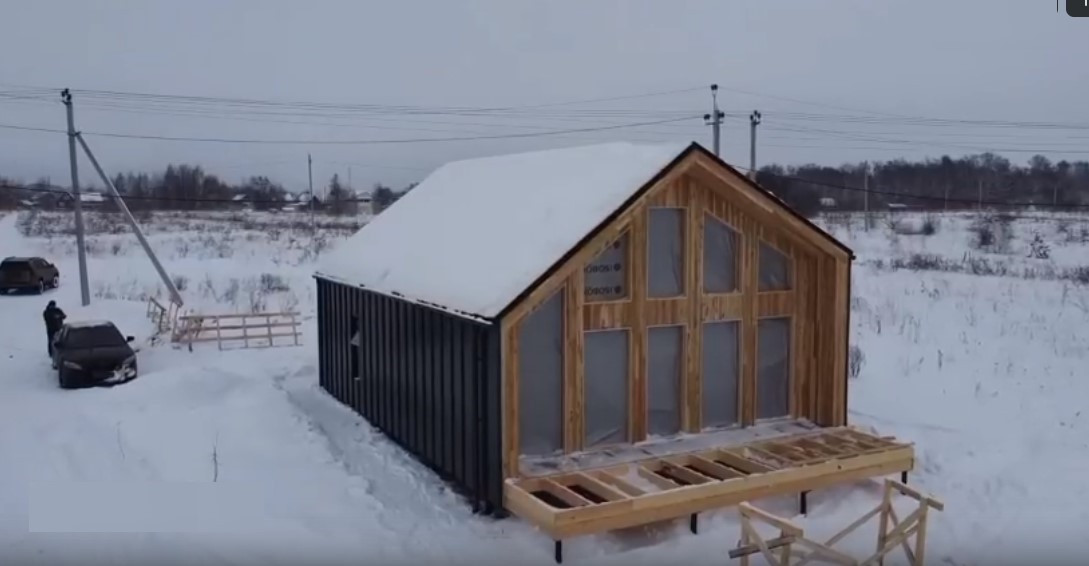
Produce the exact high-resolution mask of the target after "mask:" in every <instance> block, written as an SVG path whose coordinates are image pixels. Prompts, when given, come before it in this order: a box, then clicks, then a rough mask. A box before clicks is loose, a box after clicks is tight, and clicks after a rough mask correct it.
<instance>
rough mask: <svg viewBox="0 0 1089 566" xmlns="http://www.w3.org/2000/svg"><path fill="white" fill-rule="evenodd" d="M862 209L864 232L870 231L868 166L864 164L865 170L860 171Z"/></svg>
mask: <svg viewBox="0 0 1089 566" xmlns="http://www.w3.org/2000/svg"><path fill="white" fill-rule="evenodd" d="M862 209H863V210H864V211H865V212H864V213H863V215H862V217H863V220H864V222H865V224H866V231H867V232H869V231H870V223H871V221H872V219H871V218H870V164H869V163H866V165H865V169H863V170H862Z"/></svg>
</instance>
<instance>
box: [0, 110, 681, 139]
mask: <svg viewBox="0 0 1089 566" xmlns="http://www.w3.org/2000/svg"><path fill="white" fill-rule="evenodd" d="M697 117H698V116H696V115H693V116H686V117H683V118H671V119H668V120H655V121H651V122H634V123H628V124H614V125H609V126H596V127H589V128H570V129H565V130H551V131H547V132H519V133H511V134H490V135H477V136H450V137H444V138H401V139H386V140H267V139H241V138H198V137H184V136H159V135H142V134H123V133H116V132H83V133H86V134H89V135H95V136H102V137H111V138H127V139H142V140H159V141H186V142H205V143H238V144H246V143H249V144H270V145H285V144H297V145H378V144H403V143H427V142H452V141H474V140H494V139H512V138H535V137H544V136H552V135H562V134H574V133H580V132H601V131H605V130H617V129H621V128H635V127H639V126H653V125H656V124H668V123H672V122H681V121H684V120H692V119H694V118H697ZM0 128H7V129H13V130H27V131H35V132H49V133H66V132H64V131H63V130H54V129H49V128H34V127H29V126H15V125H10V124H0Z"/></svg>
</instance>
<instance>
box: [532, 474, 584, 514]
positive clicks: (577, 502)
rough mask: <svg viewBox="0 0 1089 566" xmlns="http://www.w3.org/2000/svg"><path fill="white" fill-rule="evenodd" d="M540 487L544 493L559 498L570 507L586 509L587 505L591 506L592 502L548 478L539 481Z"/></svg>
mask: <svg viewBox="0 0 1089 566" xmlns="http://www.w3.org/2000/svg"><path fill="white" fill-rule="evenodd" d="M541 487H543V488H544V489H545V491H547V492H549V493H551V494H552V495H555V496H556V497H559V498H560V499H561V500H562V501H563V502H564V503H566V504H568V505H570V506H572V507H586V506H589V505H593V502H592V501H590V500H588V499H586V498H585V497H583V496H581V495H579V494H577V493H575V492H573V491H571V490H570V489H568V488H567V486H564V485H560V484H558V483H556V482H555V481H553V480H551V479H549V478H543V479H542V480H541Z"/></svg>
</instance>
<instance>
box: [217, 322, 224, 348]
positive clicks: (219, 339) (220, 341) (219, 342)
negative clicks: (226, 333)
mask: <svg viewBox="0 0 1089 566" xmlns="http://www.w3.org/2000/svg"><path fill="white" fill-rule="evenodd" d="M216 345H217V346H219V349H220V350H223V334H222V333H221V332H220V329H219V317H218V316H217V317H216Z"/></svg>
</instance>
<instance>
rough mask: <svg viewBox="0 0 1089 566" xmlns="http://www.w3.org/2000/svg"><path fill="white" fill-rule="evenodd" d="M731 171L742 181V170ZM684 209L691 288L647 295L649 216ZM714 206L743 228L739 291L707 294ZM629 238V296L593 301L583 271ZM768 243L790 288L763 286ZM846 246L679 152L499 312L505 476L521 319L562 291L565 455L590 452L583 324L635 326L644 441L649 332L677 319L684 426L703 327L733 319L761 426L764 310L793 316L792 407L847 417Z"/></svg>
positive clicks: (510, 467) (833, 422)
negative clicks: (762, 248)
mask: <svg viewBox="0 0 1089 566" xmlns="http://www.w3.org/2000/svg"><path fill="white" fill-rule="evenodd" d="M735 177H736V178H735ZM656 207H661V208H682V209H685V210H686V211H687V214H686V215H685V221H684V230H685V240H684V270H685V272H684V285H685V289H684V290H685V294H684V295H683V296H681V297H676V298H649V297H648V296H647V290H646V285H647V273H646V266H647V263H648V261H647V250H648V244H647V232H646V228H647V223H648V215H649V210H650V209H651V208H656ZM707 215H711V216H712V217H714V218H716V219H718V220H720V221H722V222H723V223H725V224H726V225H727V226H729V227H730V228H731V229H733V230H734V231H735V232H736V234H737V236H738V241H737V248H736V254H737V255H736V258H735V259H736V262H737V264H736V268H737V274H738V288H737V289H736V290H735V291H734V292H731V293H705V292H704V291H703V267H704V266H703V229H704V221H705V218H706V217H707ZM624 235H626V236H627V262H628V263H627V265H628V269H627V274H626V277H627V286H628V287H627V293H626V297H625V298H624V299H619V300H613V301H601V302H596V301H595V302H590V301H587V300H586V297H585V296H584V294H583V287H584V274H583V269H584V268H585V267H586V266H587V265H588V264H589V263H591V262H592V261H593V260H594V258H595V257H597V255H598V254H599V253H601V252H602V251H603V250H604V249H605V248H606V247H607V246H608V245H610V244H611V243H612V242H613V241H615V240H616V239H617V238H619V237H622V236H624ZM760 242H764V243H767V244H768V245H770V246H772V247H774V248H775V249H777V250H779V251H781V252H782V253H784V255H785V256H786V257H787V259H788V260H789V261H790V262H791V266H790V275H791V285H790V289H788V290H778V291H763V292H761V291H759V290H758V285H757V284H758V261H759V255H758V253H759V244H760ZM850 259H851V258H850V254H849V252H847V251H846V250H845V249H843V248H840V247H837V246H836V245H835V244H834V243H833V242H831V241H829V240H828V239H826V238H824V237H823V236H820V235H817V234H815V233H814V232H813V229H812V228H810V227H808V226H805V224H804V222H803V221H802V220H800V219H798V218H796V217H795V216H793V215H791V214H790V213H789V212H788V211H786V210H783V209H781V208H780V207H778V206H776V205H775V204H773V202H772V198H771V197H768V196H767V195H766V194H762V193H760V192H759V191H758V190H756V189H754V188H753V187H752V186H751V185H749V184H748V182H747V181H746V180H744V179H742V178H739V177H737V176H736V175H734V174H731V173H730V172H729V171H727V170H726V169H725V168H723V167H721V166H719V165H718V164H716V163H714V161H713V158H710V157H708V156H705V155H702V154H700V153H698V152H696V153H692V154H690V155H689V156H688V157H686V158H685V159H683V160H681V161H680V162H679V163H677V164H676V165H675V166H674V167H672V168H671V169H670V170H669V171H667V172H666V173H665V174H664V175H662V177H661V178H660V179H659V180H658V181H657V182H656V183H655V184H654V185H652V186H651V187H649V188H648V189H647V190H646V191H645V192H644V193H643V194H642V196H640V197H639V198H638V199H636V200H635V201H634V202H633V203H632V204H631V205H630V206H628V207H627V209H625V210H623V211H621V212H620V213H619V214H618V215H617V216H616V217H615V218H614V219H613V220H612V221H611V222H610V223H609V224H608V225H605V226H604V227H602V228H601V229H600V230H598V231H597V233H596V235H595V236H594V237H593V238H591V239H589V240H588V241H587V242H586V243H585V244H584V245H583V246H582V247H581V248H579V249H577V250H575V251H574V252H573V253H572V255H571V256H570V257H569V259H568V260H567V261H566V262H565V263H564V264H562V265H559V266H558V267H556V268H555V269H553V270H552V273H551V275H550V276H549V277H548V278H547V279H545V280H543V281H542V282H541V283H540V284H538V285H537V286H536V287H535V288H534V289H533V290H532V291H531V292H529V293H528V295H527V296H526V297H525V298H524V300H523V301H522V302H521V303H519V304H518V305H516V306H514V307H513V308H512V309H511V310H510V311H509V312H508V313H507V314H506V316H504V318H503V320H502V336H503V338H502V339H503V340H504V342H505V346H504V348H503V352H504V354H503V361H502V364H503V369H502V372H503V403H504V409H503V421H504V422H503V428H504V440H503V442H504V448H503V451H504V475H505V476H506V477H508V478H509V477H520V476H521V475H522V471H521V465H520V459H521V451H520V443H519V431H518V403H519V398H518V383H517V381H518V375H517V368H518V360H517V356H518V347H517V344H516V341H517V332H518V327H519V324H520V322H521V321H522V320H524V318H525V317H526V316H527V315H528V314H530V313H531V312H533V310H534V309H536V308H537V307H538V306H540V305H541V304H543V302H544V301H545V300H547V299H548V298H549V297H550V296H552V294H553V293H555V292H560V291H561V290H562V292H564V293H565V309H564V318H565V321H564V334H565V336H564V343H565V346H566V347H565V362H564V377H563V383H564V393H563V411H564V418H563V422H564V433H563V439H564V442H563V450H564V452H565V453H567V454H571V453H577V452H581V451H582V450H583V449H584V446H583V439H584V436H585V435H584V432H585V415H584V403H585V400H584V398H583V395H584V393H583V389H584V384H585V382H586V379H587V377H586V376H585V375H583V372H584V369H583V355H584V348H583V342H584V338H583V333H584V332H587V331H594V330H612V329H622V328H623V329H627V330H628V331H629V340H630V342H629V347H628V352H629V364H628V366H629V381H628V391H629V399H628V406H629V416H628V430H629V437H628V441H629V442H630V443H638V442H641V441H643V440H645V439H646V438H647V431H648V423H647V419H648V416H647V406H648V403H647V400H646V391H647V375H646V371H647V361H646V352H647V345H646V338H647V335H648V330H647V329H648V328H649V327H652V326H681V327H683V328H684V332H683V337H682V342H683V344H684V353H685V358H684V362H683V369H682V377H681V383H680V387H679V392H680V395H681V403H680V421H681V431H682V432H687V433H699V432H701V431H702V430H703V419H702V407H703V400H702V391H701V379H700V377H701V363H702V361H701V360H702V357H701V356H702V343H701V342H702V340H701V338H702V336H701V335H702V330H703V324H704V323H706V322H715V321H738V322H739V323H740V328H739V330H740V336H739V358H740V359H739V364H740V367H739V372H738V382H739V385H738V387H739V394H738V396H737V397H738V407H737V414H738V416H739V421H740V422H739V424H741V425H742V426H752V425H754V424H756V406H757V399H756V390H757V367H756V366H757V364H756V356H757V352H758V349H757V348H758V345H757V343H756V342H757V337H756V334H757V324H758V321H759V320H760V319H762V318H773V317H784V318H790V320H791V337H790V362H789V367H790V393H789V416H791V417H794V418H804V419H808V420H810V421H812V422H814V423H816V424H818V425H820V426H841V425H844V424H846V416H847V412H846V407H845V403H846V394H845V387H846V374H847V363H846V352H847V335H848V332H847V330H848V329H847V318H846V317H847V315H846V310H847V309H848V307H849V305H848V300H849V297H848V293H849V291H848V289H847V286H848V282H849V266H850Z"/></svg>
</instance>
